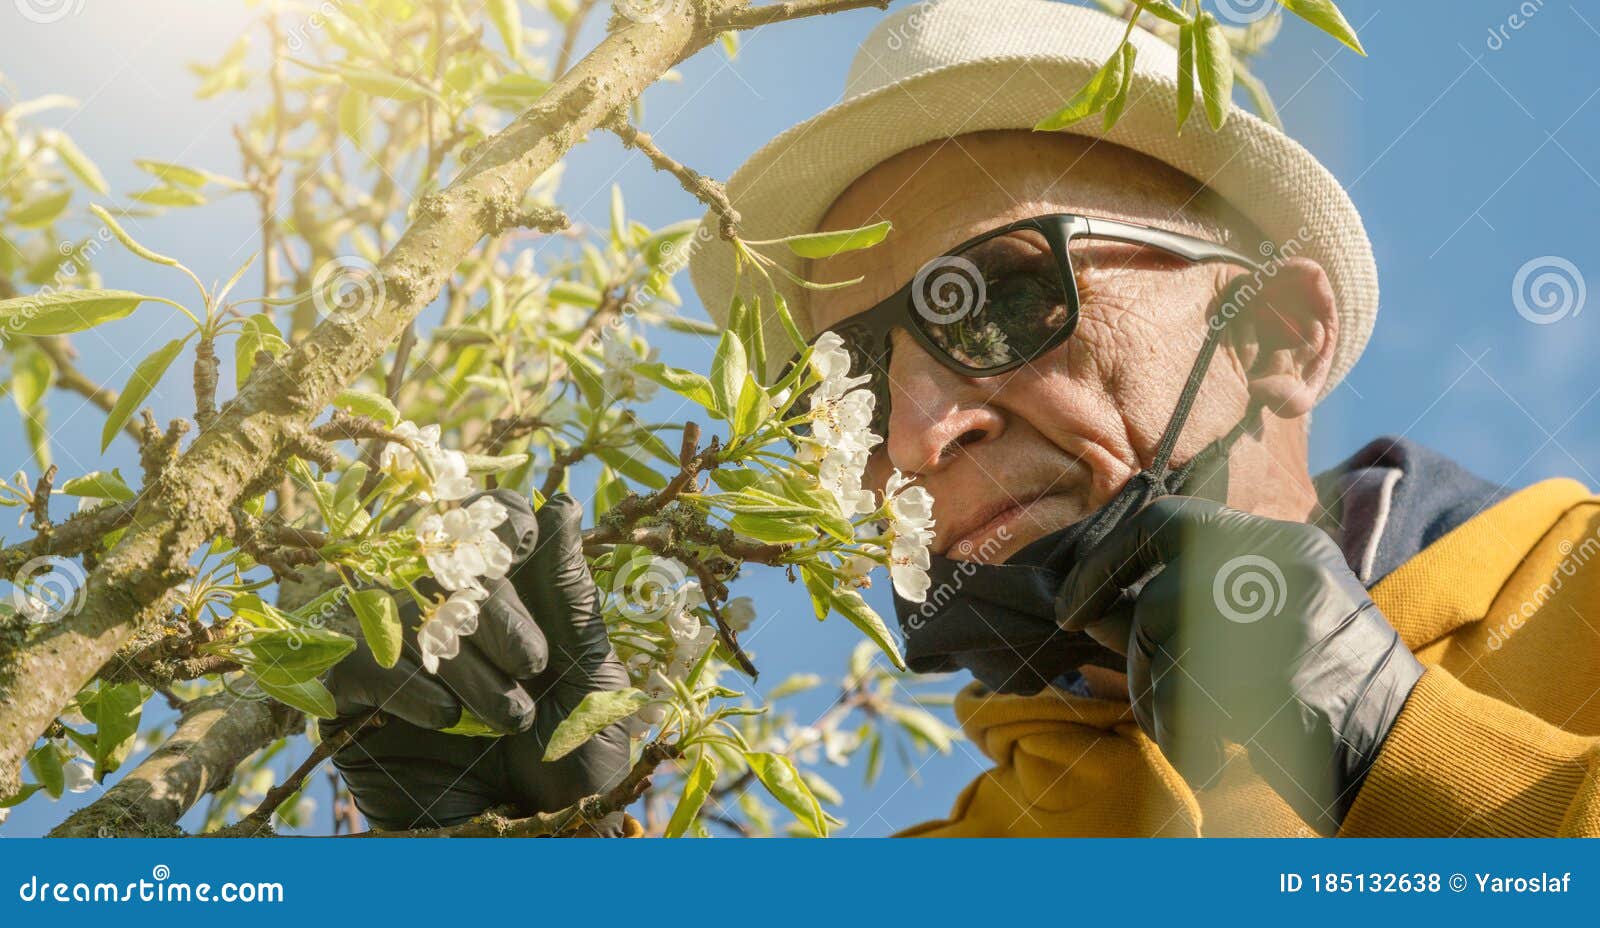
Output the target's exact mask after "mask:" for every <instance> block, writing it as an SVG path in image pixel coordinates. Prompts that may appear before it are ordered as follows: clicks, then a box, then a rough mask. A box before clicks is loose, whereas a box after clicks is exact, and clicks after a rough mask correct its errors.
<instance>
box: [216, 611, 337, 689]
mask: <svg viewBox="0 0 1600 928" xmlns="http://www.w3.org/2000/svg"><path fill="white" fill-rule="evenodd" d="M355 647H356V642H355V639H354V638H351V637H349V636H348V635H341V634H339V633H338V632H336V631H332V630H330V629H326V628H311V627H309V626H303V625H302V626H296V627H293V628H281V629H259V630H257V631H255V632H252V633H251V635H250V637H249V639H248V640H247V641H246V642H245V643H244V645H243V648H244V650H245V651H246V652H247V655H248V656H244V661H243V663H245V664H247V665H248V666H249V668H250V673H251V675H252V676H254V677H255V678H256V679H257V680H260V681H262V682H264V683H272V684H275V685H278V686H287V685H293V684H295V683H299V682H301V681H304V680H309V679H312V678H314V677H317V676H320V675H321V674H322V673H323V671H326V670H327V669H329V668H330V667H332V666H333V665H334V664H337V663H339V662H340V661H341V660H344V658H345V655H347V654H349V653H350V652H351V651H354V650H355Z"/></svg>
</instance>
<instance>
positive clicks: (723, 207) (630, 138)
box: [606, 110, 739, 239]
mask: <svg viewBox="0 0 1600 928" xmlns="http://www.w3.org/2000/svg"><path fill="white" fill-rule="evenodd" d="M606 128H607V129H610V130H611V131H612V132H614V133H616V135H617V138H620V139H622V144H624V145H626V146H628V147H629V148H632V149H634V150H635V151H637V152H639V153H640V154H643V155H644V156H645V157H646V158H649V159H650V163H651V164H652V165H654V166H655V169H656V170H658V171H666V172H667V173H668V174H671V175H672V176H673V177H676V178H677V179H678V183H680V184H682V185H683V189H684V190H687V191H688V192H689V193H690V194H691V195H693V196H694V197H695V198H696V199H698V200H699V201H700V202H702V203H704V204H705V205H706V206H708V207H710V209H711V210H712V211H713V212H715V213H716V214H717V216H719V217H720V218H721V219H722V224H721V228H720V230H719V231H720V232H721V233H722V237H723V238H725V239H733V238H735V237H737V236H738V233H739V211H738V210H736V209H734V208H733V203H732V202H731V201H730V200H729V199H728V192H727V190H725V189H723V186H722V184H720V183H718V182H717V181H714V180H712V179H711V178H709V177H707V176H705V175H704V174H701V173H700V172H698V171H696V170H694V169H693V168H690V167H688V166H686V165H684V164H683V163H681V162H679V161H676V160H674V159H673V158H672V156H671V155H668V154H667V153H666V152H664V151H662V150H661V149H659V148H657V147H656V144H655V141H654V140H653V139H651V138H650V135H649V133H646V132H641V131H639V130H638V129H637V128H635V127H634V126H632V125H631V124H629V122H628V119H627V115H626V113H625V111H623V110H618V111H617V112H616V113H615V114H614V115H613V116H612V118H611V119H610V121H608V122H607V123H606Z"/></svg>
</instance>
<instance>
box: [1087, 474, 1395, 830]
mask: <svg viewBox="0 0 1600 928" xmlns="http://www.w3.org/2000/svg"><path fill="white" fill-rule="evenodd" d="M1056 606H1057V613H1056V614H1057V620H1058V622H1059V623H1060V624H1061V626H1062V627H1063V628H1067V629H1071V630H1076V629H1082V630H1084V631H1086V632H1088V633H1089V634H1090V635H1092V636H1093V637H1094V638H1095V639H1096V640H1098V641H1100V642H1101V643H1103V644H1105V645H1106V646H1108V647H1111V648H1114V649H1116V650H1118V651H1120V652H1123V653H1125V654H1126V655H1127V659H1128V664H1127V669H1128V693H1129V698H1130V700H1131V702H1132V705H1133V712H1134V716H1135V718H1136V719H1137V720H1138V722H1139V725H1140V727H1141V728H1143V729H1144V731H1145V732H1146V733H1147V734H1148V735H1150V737H1151V738H1153V739H1155V741H1156V743H1157V744H1159V745H1160V747H1161V751H1162V753H1163V754H1165V755H1166V757H1167V759H1168V760H1169V761H1171V762H1172V764H1173V766H1174V767H1176V768H1177V769H1178V771H1179V772H1180V773H1182V774H1183V776H1184V778H1185V779H1187V780H1188V781H1189V782H1190V783H1191V784H1192V785H1194V786H1195V787H1197V788H1202V787H1204V786H1205V785H1206V784H1207V783H1209V782H1210V781H1211V780H1212V779H1213V778H1214V777H1215V776H1216V774H1217V773H1218V772H1220V768H1221V765H1222V743H1223V741H1224V739H1226V740H1229V741H1233V742H1235V743H1239V744H1243V745H1245V746H1246V747H1247V748H1248V749H1249V751H1250V758H1251V763H1252V765H1253V766H1254V767H1255V769H1256V770H1257V771H1258V772H1259V773H1260V774H1261V775H1262V776H1263V777H1264V778H1265V779H1266V780H1267V781H1268V783H1270V784H1271V785H1272V787H1273V788H1274V789H1275V790H1276V791H1277V792H1278V794H1279V795H1280V796H1282V797H1283V798H1284V800H1285V801H1286V802H1288V804H1289V805H1290V806H1291V807H1292V808H1294V810H1295V811H1296V812H1298V813H1299V814H1300V816H1301V818H1303V819H1305V821H1306V822H1307V823H1308V824H1310V825H1312V826H1313V827H1315V828H1316V829H1318V830H1319V831H1321V832H1322V833H1324V834H1332V833H1333V832H1335V831H1337V830H1338V828H1339V825H1340V824H1341V823H1342V822H1343V821H1344V817H1345V814H1346V813H1347V812H1348V811H1349V809H1350V806H1351V804H1352V803H1354V801H1355V797H1356V793H1357V791H1358V790H1359V789H1360V786H1361V783H1362V781H1363V778H1364V777H1365V775H1366V771H1367V769H1368V768H1369V767H1370V766H1371V764H1372V762H1373V760H1375V759H1376V757H1377V755H1378V751H1379V748H1380V747H1381V746H1382V744H1383V740H1384V737H1385V736H1386V735H1387V734H1388V733H1389V729H1390V728H1391V727H1392V726H1393V725H1394V720H1395V718H1396V717H1397V716H1398V715H1399V714H1400V710H1401V707H1402V706H1404V704H1405V701H1406V697H1407V696H1409V695H1410V693H1411V689H1412V687H1413V686H1415V684H1416V682H1417V680H1418V678H1420V677H1421V676H1422V669H1423V668H1422V665H1421V664H1419V663H1418V662H1417V660H1416V658H1415V657H1413V656H1412V655H1411V652H1410V651H1409V650H1408V649H1407V648H1406V646H1405V644H1404V642H1402V641H1401V640H1400V636H1399V634H1398V633H1396V632H1395V630H1394V628H1393V627H1392V626H1390V624H1389V622H1388V620H1387V619H1385V618H1384V617H1383V614H1382V613H1381V612H1379V611H1378V607H1377V606H1376V605H1374V604H1373V602H1372V600H1371V598H1370V597H1368V596H1367V591H1366V589H1365V588H1364V587H1363V586H1362V584H1361V581H1360V580H1359V579H1357V578H1356V576H1355V574H1353V573H1352V572H1351V571H1350V568H1349V567H1348V566H1347V565H1346V563H1345V559H1344V555H1343V554H1342V552H1340V550H1339V548H1338V546H1337V545H1335V544H1334V542H1333V540H1332V539H1331V538H1329V537H1328V535H1327V534H1326V533H1324V532H1323V531H1322V530H1320V529H1318V528H1316V527H1315V526H1311V525H1306V524H1302V523H1298V522H1280V521H1276V520H1272V519H1265V518H1261V517H1259V516H1253V515H1250V514H1248V513H1244V512H1239V511H1237V510H1234V509H1228V508H1226V507H1224V506H1221V505H1219V504H1217V503H1214V502H1211V501H1210V500H1204V499H1198V498H1194V497H1182V496H1168V497H1163V498H1161V499H1158V500H1156V501H1155V502H1153V503H1151V504H1150V505H1149V506H1148V507H1146V508H1145V509H1144V510H1143V511H1141V512H1139V513H1138V514H1137V515H1135V516H1133V517H1131V518H1130V519H1129V520H1128V521H1127V522H1125V523H1124V524H1122V525H1121V526H1119V527H1118V528H1117V529H1116V530H1115V531H1113V532H1112V533H1111V534H1110V535H1108V536H1107V537H1106V539H1105V540H1104V541H1103V542H1102V543H1101V544H1100V545H1099V546H1098V547H1096V548H1095V549H1094V550H1093V551H1092V552H1091V553H1090V554H1089V555H1088V556H1087V557H1085V558H1084V559H1083V560H1082V561H1080V562H1079V563H1078V564H1077V565H1075V566H1074V568H1073V570H1072V571H1071V572H1070V573H1069V574H1068V576H1067V580H1066V582H1065V583H1064V584H1063V586H1062V588H1061V592H1060V594H1059V596H1058V598H1057V603H1056Z"/></svg>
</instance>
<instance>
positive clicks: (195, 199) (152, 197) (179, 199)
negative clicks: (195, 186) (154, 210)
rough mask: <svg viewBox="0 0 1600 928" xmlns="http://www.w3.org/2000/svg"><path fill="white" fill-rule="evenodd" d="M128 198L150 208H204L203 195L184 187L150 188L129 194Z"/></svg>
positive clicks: (204, 198)
mask: <svg viewBox="0 0 1600 928" xmlns="http://www.w3.org/2000/svg"><path fill="white" fill-rule="evenodd" d="M128 198H129V199H133V200H138V201H139V202H140V203H148V204H150V205H151V206H204V205H205V203H206V196H205V194H203V193H201V192H200V191H198V190H190V189H188V188H186V187H151V188H150V189H149V190H140V191H139V192H137V193H130V194H128Z"/></svg>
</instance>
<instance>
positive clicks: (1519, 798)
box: [1340, 667, 1600, 837]
mask: <svg viewBox="0 0 1600 928" xmlns="http://www.w3.org/2000/svg"><path fill="white" fill-rule="evenodd" d="M1340 834H1341V835H1342V836H1346V837H1394V836H1441V837H1450V836H1457V837H1533V836H1551V837H1595V836H1600V739H1597V738H1593V737H1584V736H1582V735H1576V734H1573V733H1571V732H1568V731H1564V730H1562V729H1560V728H1557V727H1556V726H1554V725H1551V724H1550V723H1549V722H1546V721H1544V720H1542V719H1540V718H1538V717H1536V716H1534V715H1532V714H1530V713H1527V712H1524V711H1522V710H1521V709H1518V708H1515V707H1514V706H1511V705H1507V704H1506V703H1503V702H1501V701H1499V700H1497V699H1494V698H1493V697H1490V696H1486V695H1484V694H1483V693H1480V692H1477V691H1476V690H1473V689H1471V688H1470V687H1468V686H1466V685H1465V684H1463V683H1461V682H1460V681H1459V680H1457V679H1456V678H1455V677H1453V676H1451V675H1450V673H1449V672H1448V671H1445V670H1443V669H1440V668H1438V667H1430V668H1429V669H1428V671H1427V672H1426V673H1425V674H1423V676H1422V679H1421V680H1419V681H1418V682H1417V686H1416V688H1415V689H1414V690H1412V692H1411V696H1410V697H1409V698H1408V699H1407V701H1406V705H1405V708H1404V709H1403V710H1402V711H1401V713H1400V717H1399V718H1398V719H1397V720H1396V721H1395V726H1394V728H1393V730H1391V731H1390V732H1389V737H1388V738H1387V739H1386V740H1385V741H1384V744H1383V749H1382V750H1381V751H1380V752H1379V754H1378V759H1377V760H1376V761H1375V762H1374V763H1373V765H1372V768H1371V769H1370V770H1369V771H1368V773H1367V779H1366V783H1365V784H1364V785H1363V786H1362V789H1361V794H1360V795H1359V796H1357V797H1356V801H1355V804H1354V806H1353V807H1352V808H1351V810H1350V813H1349V815H1348V816H1347V817H1346V818H1345V823H1344V827H1343V829H1342V830H1341V831H1340Z"/></svg>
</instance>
